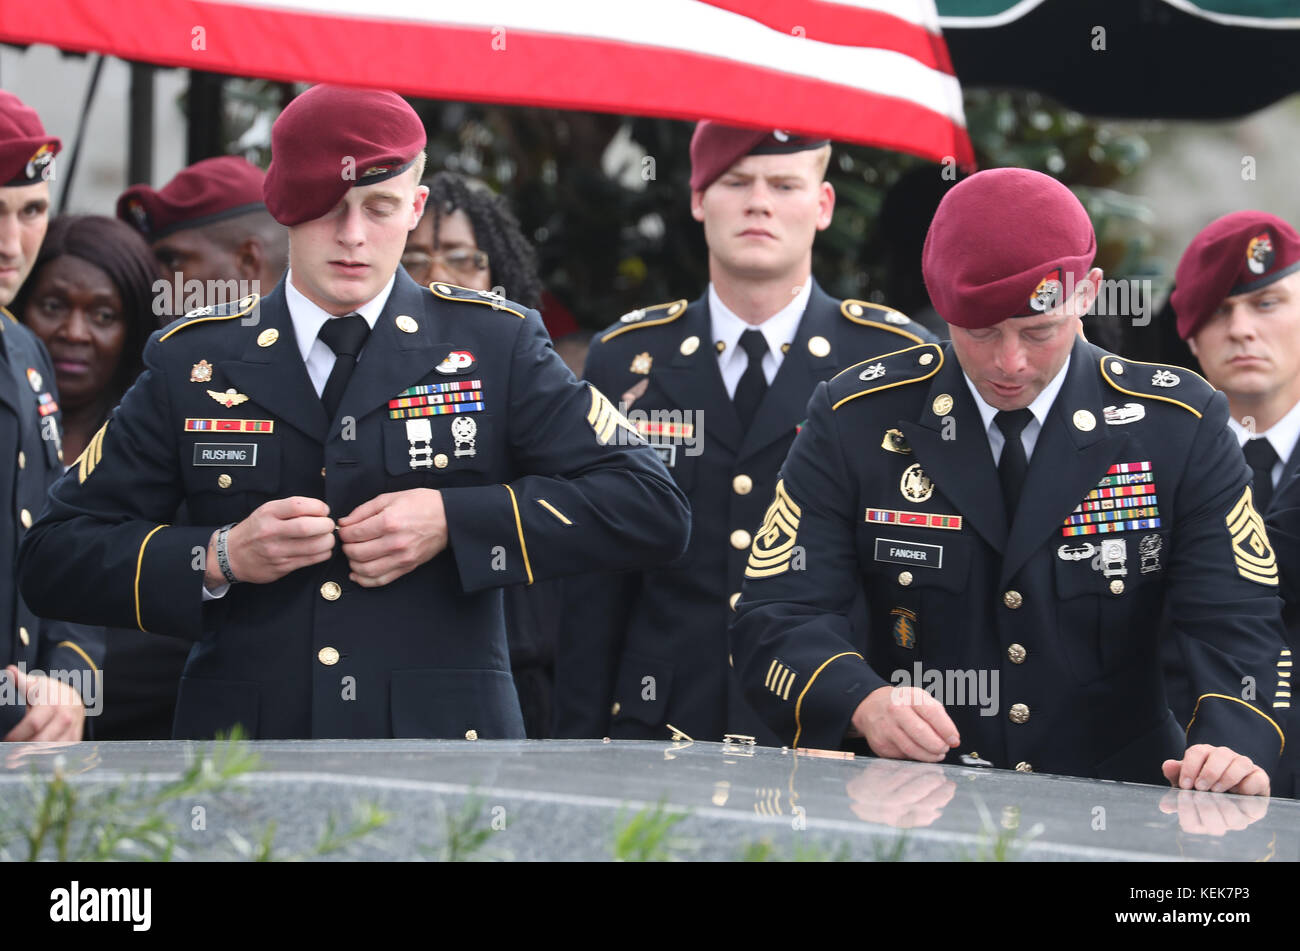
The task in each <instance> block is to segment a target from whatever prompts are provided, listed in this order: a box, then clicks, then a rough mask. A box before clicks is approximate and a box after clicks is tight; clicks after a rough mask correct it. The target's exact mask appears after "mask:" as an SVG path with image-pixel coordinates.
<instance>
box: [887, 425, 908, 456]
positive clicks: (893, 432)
mask: <svg viewBox="0 0 1300 951" xmlns="http://www.w3.org/2000/svg"><path fill="white" fill-rule="evenodd" d="M880 448H881V449H883V450H885V452H897V453H901V454H905V455H910V454H911V452H912V447H911V446H909V445H908V444H907V438H906V437H905V436H904V435H903V433H902V431H901V430H897V429H886V430H885V438H884V439H882V440H880Z"/></svg>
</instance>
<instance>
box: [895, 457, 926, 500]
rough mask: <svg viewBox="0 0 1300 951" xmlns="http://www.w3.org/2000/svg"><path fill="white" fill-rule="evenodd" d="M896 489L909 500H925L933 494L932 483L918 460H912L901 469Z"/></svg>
mask: <svg viewBox="0 0 1300 951" xmlns="http://www.w3.org/2000/svg"><path fill="white" fill-rule="evenodd" d="M898 489H899V491H900V492H902V493H903V498H905V499H907V501H909V502H926V501H929V499H930V496H932V495H934V483H933V482H932V481H930V477H929V476H928V475H926V474H925V472H924V470H922V469H921V464H920V463H919V462H914V463H912V464H911V465H910V466H908V467H907V468H906V469H904V470H903V478H902V479H901V480H899V483H898Z"/></svg>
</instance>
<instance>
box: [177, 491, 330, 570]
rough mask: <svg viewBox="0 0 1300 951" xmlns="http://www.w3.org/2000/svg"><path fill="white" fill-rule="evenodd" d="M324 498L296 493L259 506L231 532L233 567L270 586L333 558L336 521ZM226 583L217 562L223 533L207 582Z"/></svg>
mask: <svg viewBox="0 0 1300 951" xmlns="http://www.w3.org/2000/svg"><path fill="white" fill-rule="evenodd" d="M329 514H330V510H329V506H328V505H326V504H325V503H324V502H322V501H321V500H320V499H309V498H305V497H303V496H293V497H292V498H287V499H274V500H272V501H270V502H267V503H266V504H264V505H259V506H258V507H257V508H256V509H254V510H253V513H252V514H251V515H249V516H248V518H246V519H244V520H243V521H242V522H240V523H239V524H238V525H236V526H235V527H234V528H232V529H231V530H230V534H229V535H227V536H226V554H227V555H228V556H229V558H230V570H231V571H233V572H234V573H235V577H236V578H238V579H239V580H240V581H248V582H251V583H253V584H269V583H270V582H272V581H279V580H280V579H281V578H283V577H284V576H285V575H287V574H288V573H289V572H291V571H296V570H297V569H299V568H305V567H306V566H308V565H316V564H320V563H321V562H322V561H327V560H328V559H329V557H330V552H331V551H333V549H334V520H333V519H331V518H330V517H329ZM225 583H226V579H225V576H224V575H222V573H221V566H220V565H219V564H218V563H217V533H216V532H213V533H212V538H211V539H209V541H208V560H207V565H206V568H205V570H204V573H203V585H204V587H206V588H207V589H208V590H209V591H211V590H212V589H214V588H219V587H221V586H222V585H223V584H225Z"/></svg>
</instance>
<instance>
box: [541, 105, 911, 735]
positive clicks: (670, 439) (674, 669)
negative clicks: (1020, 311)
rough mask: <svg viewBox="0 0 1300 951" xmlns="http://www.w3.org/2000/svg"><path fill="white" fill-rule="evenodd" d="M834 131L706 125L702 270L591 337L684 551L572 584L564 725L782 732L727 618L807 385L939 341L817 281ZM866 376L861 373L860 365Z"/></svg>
mask: <svg viewBox="0 0 1300 951" xmlns="http://www.w3.org/2000/svg"><path fill="white" fill-rule="evenodd" d="M829 160H830V144H829V143H828V142H827V141H826V140H824V139H823V140H814V139H809V138H805V137H802V136H795V135H790V134H788V133H785V132H763V131H753V130H748V129H735V128H729V127H727V126H723V125H719V124H717V123H714V122H701V123H700V124H699V126H698V127H697V128H696V130H695V134H694V136H693V138H692V140H691V211H692V214H693V215H694V217H695V219H696V220H697V221H700V222H701V223H702V224H703V225H704V234H705V238H706V241H707V243H708V247H709V276H710V283H709V287H708V289H707V290H706V292H705V293H704V294H703V295H702V296H701V297H699V298H698V299H697V300H696V301H695V302H694V303H691V304H689V305H688V304H687V302H686V301H685V300H679V301H674V302H671V303H666V304H660V305H658V306H654V307H646V308H644V309H640V310H635V311H633V312H632V313H629V314H626V315H624V316H623V317H622V318H620V319H619V320H618V321H617V322H616V323H614V324H613V325H612V326H611V327H609V328H608V329H607V330H605V331H604V332H603V333H600V334H597V336H596V338H595V340H594V342H593V345H592V347H591V351H590V353H589V354H588V357H587V365H586V370H585V373H584V376H585V377H586V379H588V380H589V381H591V382H592V383H593V384H594V385H595V386H596V388H597V389H599V390H600V391H601V392H603V393H606V394H608V395H609V397H610V398H611V399H616V400H619V401H621V404H622V405H623V407H624V409H625V411H626V410H628V408H630V412H631V414H632V415H631V417H630V418H631V419H632V421H633V424H634V425H635V426H636V427H637V429H638V431H640V432H642V433H644V434H645V435H646V437H647V438H648V439H649V440H650V441H651V443H652V445H654V447H655V449H656V451H658V452H659V453H660V456H661V458H662V459H663V461H664V463H665V465H667V466H668V468H669V470H670V471H671V472H672V474H673V478H674V479H676V481H677V484H678V485H679V486H680V487H681V489H682V490H683V491H684V492H685V493H686V494H687V496H688V497H689V498H690V500H691V511H692V513H693V518H692V522H693V531H692V537H691V543H690V547H689V549H688V551H687V553H686V556H685V557H684V558H683V559H682V560H681V561H679V562H678V563H676V564H674V565H672V566H670V567H668V568H664V569H659V570H655V571H648V572H641V573H636V574H626V575H623V576H621V577H617V578H611V577H609V576H593V577H585V578H582V579H571V580H570V581H567V582H566V583H565V587H566V589H567V590H566V602H567V603H566V611H565V615H564V625H563V629H562V632H561V637H562V643H561V647H560V656H559V658H558V659H557V664H556V680H557V682H556V707H557V713H556V719H557V735H558V736H571V737H572V736H579V737H580V736H604V735H609V736H613V737H622V738H632V739H647V738H661V737H662V738H667V737H669V736H670V735H671V733H672V732H673V731H674V730H679V731H681V732H682V733H684V734H685V735H687V736H690V737H693V738H694V739H697V740H715V741H716V740H721V739H722V738H723V735H724V734H726V733H740V734H747V735H750V736H758V737H759V738H760V740H761V741H762V742H766V743H772V742H775V737H774V736H772V735H771V734H770V733H769V732H768V731H767V730H766V729H764V728H763V726H762V724H761V722H760V721H759V720H758V718H757V717H756V716H755V715H754V713H753V711H752V710H750V709H749V708H748V706H747V705H746V704H745V703H744V702H743V700H742V699H741V698H740V695H739V692H738V690H737V689H736V686H735V683H734V681H733V680H732V677H731V667H730V661H729V658H728V655H727V645H726V629H727V623H728V620H729V618H730V616H731V613H732V610H733V609H734V607H735V603H736V599H737V598H738V597H739V596H740V583H741V575H742V572H743V571H744V565H745V558H746V554H747V552H748V550H749V545H750V540H751V533H752V532H753V531H754V529H755V528H756V527H757V526H758V524H759V522H760V521H761V519H762V514H763V507H764V505H765V500H766V499H767V498H768V497H769V496H770V494H771V492H772V487H773V485H774V484H775V478H776V471H777V468H778V467H779V466H780V464H781V460H782V459H784V458H785V454H786V451H787V450H788V449H789V448H790V442H791V440H792V439H793V438H794V434H795V429H796V427H797V426H798V425H799V422H800V421H801V420H802V419H803V418H804V416H805V411H804V408H805V406H806V404H807V402H808V397H809V395H810V394H811V393H812V390H813V387H814V386H816V385H817V384H818V383H819V382H820V381H822V380H826V379H828V378H830V377H831V376H832V375H834V374H835V373H836V372H838V371H839V370H841V369H843V368H844V367H845V366H848V365H849V364H851V363H854V362H856V361H858V360H861V359H862V358H863V357H866V356H870V355H872V354H877V353H888V352H890V351H893V350H899V349H903V348H905V347H910V346H915V345H916V344H918V343H922V342H924V341H926V340H931V339H933V338H932V336H931V335H930V334H929V332H928V331H925V330H923V329H922V328H920V327H919V326H917V325H915V324H913V323H912V322H911V321H910V320H909V319H908V318H907V317H905V316H904V315H903V314H900V313H898V312H897V311H895V310H891V309H890V308H888V307H881V306H878V305H875V304H871V303H868V302H866V301H857V300H845V301H841V300H836V299H834V298H832V297H830V296H829V295H827V294H826V293H825V292H824V291H823V290H822V289H821V288H820V287H819V286H818V285H817V282H816V281H815V280H813V278H812V245H813V239H814V238H815V237H816V235H817V232H818V231H821V230H824V229H825V228H826V227H827V226H829V225H830V222H831V214H832V212H833V210H834V203H835V193H834V191H833V189H832V188H831V185H830V184H829V183H828V182H826V181H825V180H824V178H823V176H824V174H825V171H826V165H827V162H828V161H829ZM862 372H864V373H868V375H869V374H870V373H871V372H874V371H870V370H864V371H862Z"/></svg>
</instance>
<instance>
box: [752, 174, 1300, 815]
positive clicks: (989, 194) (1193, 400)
mask: <svg viewBox="0 0 1300 951" xmlns="http://www.w3.org/2000/svg"><path fill="white" fill-rule="evenodd" d="M1095 252H1096V237H1095V235H1094V233H1093V229H1092V225H1091V223H1090V222H1089V220H1088V217H1087V214H1086V213H1085V212H1084V210H1083V207H1082V206H1081V205H1080V204H1079V202H1078V200H1077V199H1075V198H1074V196H1073V195H1072V194H1071V193H1070V192H1069V190H1068V189H1066V188H1065V187H1064V186H1062V185H1061V184H1060V183H1059V182H1057V181H1055V180H1054V179H1051V178H1049V177H1048V176H1045V175H1042V174H1040V173H1037V172H1031V171H1026V170H1022V169H995V170H992V171H985V172H981V173H978V174H976V175H973V176H972V177H971V178H969V179H967V180H966V181H964V182H962V183H960V184H958V185H957V186H956V187H955V188H953V190H952V191H951V192H949V193H948V195H947V196H945V198H944V200H943V202H942V203H941V204H940V206H939V210H938V212H937V213H936V215H935V218H934V221H933V222H932V224H931V226H930V231H929V234H928V236H927V238H926V244H925V250H924V254H923V266H924V270H925V280H926V285H927V287H929V288H930V291H931V294H932V297H933V300H934V302H935V306H936V309H937V310H938V312H939V313H940V315H942V316H943V318H944V319H945V320H947V321H948V323H949V324H950V326H951V330H952V341H951V343H950V344H948V345H947V346H945V347H939V346H933V345H924V346H919V347H914V348H912V349H909V350H904V351H902V352H900V353H896V354H892V355H890V356H888V357H885V358H883V359H880V360H878V361H875V363H878V364H879V366H880V370H879V372H877V373H875V374H874V375H873V378H872V379H869V380H868V379H864V378H863V377H862V372H861V369H860V368H859V367H851V368H849V369H848V370H846V371H845V372H843V373H841V374H840V375H838V376H837V377H835V378H834V379H833V380H831V381H830V382H828V383H825V384H822V385H819V386H818V388H817V391H816V393H815V395H814V396H813V399H812V401H811V403H810V405H809V418H808V422H807V423H806V424H805V426H804V427H803V430H802V432H801V433H800V435H799V436H798V438H796V440H795V443H794V446H793V447H792V448H791V451H790V456H789V458H788V459H787V460H786V462H785V465H784V466H783V467H782V470H781V473H780V479H779V480H778V482H777V485H776V490H775V493H774V500H773V502H772V504H771V507H770V508H769V509H768V512H767V516H766V518H765V520H764V523H763V527H762V528H760V529H759V530H758V532H757V534H756V536H755V541H754V545H753V548H752V550H751V552H750V556H749V563H748V566H747V568H746V580H745V587H744V592H743V596H742V598H741V601H740V605H739V608H738V611H737V615H736V619H735V621H734V622H733V624H732V628H731V643H732V650H733V652H734V656H735V664H736V671H737V673H738V675H739V677H740V680H741V682H742V683H743V684H744V687H745V696H746V698H747V699H748V700H749V701H750V702H751V703H753V704H754V705H755V707H756V709H758V711H759V712H760V713H761V714H762V716H763V717H764V719H765V720H766V722H767V723H768V725H769V726H770V727H771V728H772V729H773V730H775V731H776V732H777V733H778V735H779V736H780V737H781V739H782V741H783V742H785V743H788V744H790V745H791V746H796V747H820V748H828V749H834V748H838V747H840V746H841V744H844V743H846V742H853V737H854V735H855V734H856V735H857V736H860V737H862V738H864V739H865V743H866V746H867V748H868V749H869V750H870V751H871V752H874V753H875V754H876V755H878V756H883V757H887V758H900V759H901V758H905V759H914V760H923V761H931V762H938V761H946V762H950V763H958V762H978V763H981V764H983V765H991V766H994V767H1000V768H1004V769H1015V770H1019V771H1022V772H1029V771H1038V772H1050V773H1067V774H1071V775H1077V776H1086V777H1097V778H1103V779H1119V780H1129V781H1137V782H1160V781H1161V777H1162V776H1163V777H1164V779H1165V780H1168V781H1170V782H1172V783H1174V784H1175V785H1176V786H1178V787H1179V788H1183V789H1191V788H1196V789H1202V790H1205V789H1210V790H1214V791H1233V792H1238V793H1247V794H1267V793H1268V791H1269V772H1270V771H1271V770H1273V769H1274V767H1275V766H1276V763H1277V758H1278V755H1279V753H1280V752H1281V750H1282V748H1283V744H1284V742H1285V738H1284V733H1283V729H1282V724H1281V721H1280V720H1279V719H1278V717H1279V713H1278V710H1277V709H1276V708H1275V705H1274V704H1275V700H1274V690H1273V688H1272V674H1273V665H1274V663H1275V662H1276V660H1277V656H1278V651H1279V649H1280V648H1281V646H1282V626H1281V617H1280V612H1279V600H1278V598H1277V565H1276V561H1275V559H1274V556H1273V551H1272V549H1271V548H1270V547H1269V543H1268V538H1267V535H1266V533H1265V532H1264V528H1263V521H1262V519H1261V518H1260V516H1259V515H1258V513H1257V512H1256V511H1255V509H1254V507H1253V505H1252V494H1251V489H1250V485H1249V469H1248V468H1247V466H1246V464H1245V462H1244V461H1243V460H1242V458H1241V453H1240V450H1239V449H1238V448H1237V445H1236V440H1235V439H1234V438H1233V437H1232V435H1231V433H1229V432H1228V430H1227V401H1226V400H1225V399H1224V397H1223V395H1222V394H1219V393H1216V392H1214V390H1213V389H1212V388H1211V387H1210V386H1208V385H1207V384H1206V383H1205V382H1204V381H1203V380H1201V379H1200V378H1199V377H1197V376H1196V375H1195V374H1193V373H1190V372H1188V371H1186V370H1182V369H1178V368H1172V367H1165V366H1158V365H1151V364H1142V363H1136V362H1134V361H1129V360H1125V359H1122V358H1120V357H1117V356H1114V355H1112V354H1109V353H1106V352H1105V351H1103V350H1101V349H1100V348H1098V347H1094V346H1092V345H1091V344H1089V343H1087V342H1086V341H1085V340H1084V339H1083V338H1082V337H1081V336H1080V335H1079V333H1078V329H1079V317H1080V315H1082V314H1083V313H1085V312H1086V311H1087V309H1088V307H1089V306H1090V305H1091V302H1092V300H1093V298H1094V297H1095V295H1096V287H1097V281H1099V280H1100V279H1101V271H1100V270H1099V269H1095V268H1093V269H1091V270H1089V267H1090V265H1091V262H1092V260H1093V257H1094V255H1095ZM796 552H799V553H802V554H803V557H804V559H805V562H806V563H805V567H804V570H803V571H796V570H794V556H795V553H796ZM859 596H865V598H866V602H867V612H868V621H869V624H870V631H869V634H868V637H867V641H866V646H865V650H863V649H860V648H859V647H858V646H856V645H855V643H854V637H853V631H852V630H851V627H850V622H849V618H848V612H849V611H850V608H851V606H852V604H853V602H854V599H855V598H857V597H859ZM1166 606H1167V608H1168V611H1169V613H1170V616H1171V618H1172V626H1171V629H1172V634H1171V636H1174V637H1177V638H1178V639H1179V641H1180V644H1181V647H1182V651H1183V653H1184V654H1185V656H1186V657H1187V658H1188V666H1189V670H1190V672H1191V680H1192V683H1193V684H1194V686H1195V691H1196V701H1195V706H1194V715H1193V717H1192V718H1191V721H1190V723H1189V725H1188V729H1187V730H1186V732H1184V729H1183V728H1182V727H1181V726H1180V725H1179V724H1178V723H1177V722H1176V721H1175V719H1174V716H1173V715H1172V713H1171V712H1170V710H1169V705H1168V701H1167V699H1166V694H1165V687H1164V682H1163V678H1162V676H1161V665H1160V658H1159V651H1158V648H1159V637H1160V630H1161V626H1160V619H1161V610H1162V608H1163V607H1166Z"/></svg>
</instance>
